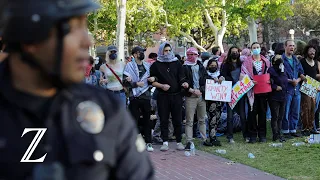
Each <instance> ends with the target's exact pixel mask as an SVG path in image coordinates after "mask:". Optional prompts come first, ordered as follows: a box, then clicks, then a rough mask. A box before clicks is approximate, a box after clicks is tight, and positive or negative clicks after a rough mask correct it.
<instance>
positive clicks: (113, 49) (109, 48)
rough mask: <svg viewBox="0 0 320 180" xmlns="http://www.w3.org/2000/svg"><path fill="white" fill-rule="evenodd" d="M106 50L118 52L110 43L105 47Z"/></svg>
mask: <svg viewBox="0 0 320 180" xmlns="http://www.w3.org/2000/svg"><path fill="white" fill-rule="evenodd" d="M107 51H117V52H118V49H117V47H116V46H113V45H110V46H108V47H107Z"/></svg>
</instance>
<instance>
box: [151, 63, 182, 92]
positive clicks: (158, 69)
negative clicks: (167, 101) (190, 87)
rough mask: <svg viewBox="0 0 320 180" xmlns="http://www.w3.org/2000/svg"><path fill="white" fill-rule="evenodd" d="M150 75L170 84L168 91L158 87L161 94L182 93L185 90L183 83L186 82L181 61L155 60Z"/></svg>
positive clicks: (160, 81)
mask: <svg viewBox="0 0 320 180" xmlns="http://www.w3.org/2000/svg"><path fill="white" fill-rule="evenodd" d="M150 77H156V81H157V82H159V83H160V84H168V85H170V88H169V90H168V91H163V90H162V89H159V88H157V90H158V92H159V93H160V94H180V93H181V91H182V90H183V87H181V85H182V84H183V83H184V82H186V78H185V75H184V72H183V68H182V65H181V63H180V62H179V61H173V62H159V61H156V62H154V63H153V64H152V65H151V67H150Z"/></svg>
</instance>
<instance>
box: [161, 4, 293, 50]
mask: <svg viewBox="0 0 320 180" xmlns="http://www.w3.org/2000/svg"><path fill="white" fill-rule="evenodd" d="M223 1H224V0H219V1H217V0H167V1H165V3H164V9H165V10H166V11H167V14H168V21H169V24H171V25H172V26H171V27H170V28H169V32H170V35H171V36H177V35H179V34H181V33H180V32H181V31H182V32H185V33H187V34H190V35H191V36H193V37H194V38H195V40H196V42H197V43H198V44H200V45H202V46H205V47H207V48H208V47H210V46H211V44H212V41H214V39H215V38H217V36H216V35H215V33H217V32H214V31H213V29H214V28H211V29H209V28H208V27H209V26H208V24H209V23H210V22H209V21H208V19H207V18H204V16H205V12H206V11H207V12H208V13H209V15H210V18H211V20H212V23H213V24H214V26H215V27H216V28H217V29H218V30H221V28H223V26H226V31H225V33H223V36H224V35H226V36H233V37H234V36H239V35H240V32H241V31H242V30H244V29H245V28H246V27H247V18H248V17H249V16H250V17H252V18H255V19H260V20H263V19H266V18H268V19H276V18H286V17H287V16H290V15H292V8H291V6H290V0H249V1H247V0H225V5H224V3H223ZM223 12H226V15H227V16H226V21H227V22H226V23H223V21H224V17H223ZM194 29H196V30H197V32H199V31H200V32H202V39H201V40H204V41H202V42H200V41H199V40H198V38H197V37H196V36H195V34H194V33H193V32H194Z"/></svg>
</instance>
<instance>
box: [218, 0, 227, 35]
mask: <svg viewBox="0 0 320 180" xmlns="http://www.w3.org/2000/svg"><path fill="white" fill-rule="evenodd" d="M225 5H226V0H222V6H225ZM227 24H228V21H227V12H226V10H225V9H223V10H222V25H221V30H220V34H224V33H225V32H226V30H227V28H226V27H227Z"/></svg>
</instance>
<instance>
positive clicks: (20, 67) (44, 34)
mask: <svg viewBox="0 0 320 180" xmlns="http://www.w3.org/2000/svg"><path fill="white" fill-rule="evenodd" d="M9 2H10V4H9V8H8V9H7V10H8V12H7V13H6V14H5V15H6V16H5V17H6V19H5V20H6V21H5V26H4V27H5V28H4V29H3V34H2V35H3V40H4V43H5V44H6V45H7V49H8V52H9V57H8V58H6V59H5V60H4V61H3V62H2V63H1V64H0V117H1V118H0V119H1V120H0V179H5V180H11V179H14V180H19V179H39V180H40V179H41V180H44V179H59V180H63V179H72V180H77V179H81V180H86V179H92V180H106V179H138V180H140V179H152V178H153V169H152V165H151V162H150V160H149V158H148V155H147V154H146V151H145V143H144V141H143V139H142V138H141V137H140V136H138V134H137V129H136V126H135V124H134V121H133V120H132V118H131V117H130V116H129V115H128V113H127V112H126V110H125V109H124V108H122V109H121V108H119V107H120V106H119V105H118V104H117V103H116V102H117V100H116V99H115V98H114V97H113V96H112V95H110V94H108V93H107V92H106V91H104V90H100V89H96V88H95V87H91V86H89V85H85V84H82V83H81V82H82V80H83V78H84V71H83V70H84V67H85V66H86V64H87V59H88V48H89V46H90V45H91V44H90V39H89V37H88V33H87V19H86V13H87V12H90V11H93V10H96V9H97V8H98V5H96V4H95V3H93V2H91V0H10V1H9ZM0 36H1V35H0ZM26 128H34V129H26ZM41 128H43V129H41Z"/></svg>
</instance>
